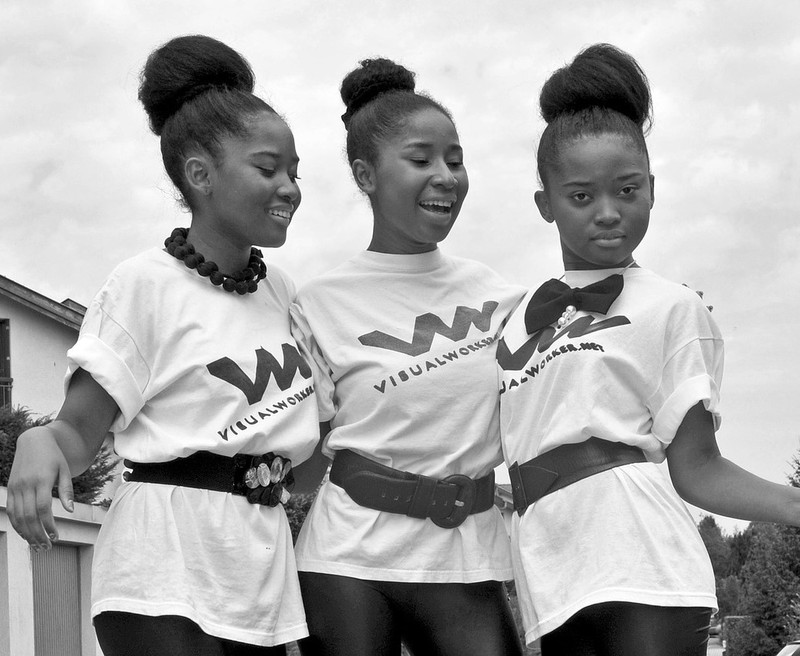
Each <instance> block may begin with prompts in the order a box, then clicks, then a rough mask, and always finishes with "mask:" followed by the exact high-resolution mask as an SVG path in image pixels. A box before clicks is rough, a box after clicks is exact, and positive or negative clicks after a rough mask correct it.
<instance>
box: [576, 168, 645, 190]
mask: <svg viewBox="0 0 800 656" xmlns="http://www.w3.org/2000/svg"><path fill="white" fill-rule="evenodd" d="M644 177H647V174H646V173H642V172H641V171H635V172H632V173H626V174H624V175H618V176H617V177H616V178H614V182H627V181H628V180H633V179H635V178H644ZM594 184H596V182H593V181H589V180H569V181H568V182H565V183H564V184H563V185H561V186H562V187H590V186H592V185H594Z"/></svg>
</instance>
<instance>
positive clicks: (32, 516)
mask: <svg viewBox="0 0 800 656" xmlns="http://www.w3.org/2000/svg"><path fill="white" fill-rule="evenodd" d="M117 412H118V407H117V404H116V402H115V401H114V399H113V398H111V396H109V394H108V393H107V392H106V391H105V390H104V389H103V388H102V387H101V386H100V385H99V384H98V383H97V382H96V381H95V380H94V378H92V377H91V375H89V374H88V373H87V372H86V371H84V370H83V369H78V370H77V371H76V372H75V374H74V375H73V376H72V380H71V381H70V385H69V389H68V390H67V396H66V399H65V400H64V405H63V406H62V407H61V410H60V411H59V413H58V416H57V417H56V418H55V420H54V421H53V422H51V423H49V424H46V425H44V426H37V427H35V428H32V429H30V430H28V431H26V432H25V433H23V434H22V435H21V436H20V437H19V440H18V441H17V449H16V453H15V456H14V464H13V465H12V467H11V474H10V476H9V480H8V514H9V519H10V520H11V525H12V526H13V527H14V529H15V530H16V531H17V532H18V533H19V534H20V535H21V536H22V537H23V538H25V539H26V540H27V541H28V542H29V543H31V544H32V545H34V547H43V548H48V547H50V545H51V542H50V540H51V539H56V538H57V536H58V534H57V531H56V527H55V521H54V519H53V513H52V511H51V498H52V495H51V490H52V488H53V486H54V485H58V495H59V498H60V499H61V503H62V505H63V506H64V508H65V509H66V510H68V511H70V512H71V511H72V503H73V502H72V499H73V492H72V478H73V477H74V476H77V475H78V474H80V473H81V472H83V471H84V470H85V469H86V468H88V467H89V466H90V465H91V464H92V461H93V460H94V457H95V455H96V454H97V452H98V451H99V450H100V447H101V446H102V444H103V440H104V439H105V437H106V435H107V434H108V430H109V428H110V427H111V424H112V422H113V421H114V417H115V416H116V414H117Z"/></svg>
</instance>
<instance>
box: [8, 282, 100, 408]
mask: <svg viewBox="0 0 800 656" xmlns="http://www.w3.org/2000/svg"><path fill="white" fill-rule="evenodd" d="M85 312H86V308H85V307H84V306H82V305H80V304H79V303H76V302H75V301H72V300H70V299H66V300H64V301H62V302H61V303H59V302H58V301H54V300H52V299H50V298H47V297H46V296H43V295H42V294H39V293H38V292H35V291H33V290H32V289H29V288H27V287H25V286H23V285H20V284H19V283H17V282H14V281H13V280H9V279H8V278H6V277H4V276H0V406H2V405H7V404H12V405H14V406H25V407H26V408H28V409H29V410H30V411H31V412H32V413H33V414H34V415H49V414H53V413H55V412H57V411H58V409H59V408H60V407H61V403H62V401H63V400H64V387H63V384H64V373H65V372H66V370H67V358H66V353H67V350H68V349H69V348H70V347H71V346H72V345H73V344H74V343H75V340H76V339H77V338H78V330H79V329H80V325H81V321H82V320H83V315H84V313H85Z"/></svg>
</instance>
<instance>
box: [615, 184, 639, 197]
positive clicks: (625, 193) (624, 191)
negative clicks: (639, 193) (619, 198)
mask: <svg viewBox="0 0 800 656" xmlns="http://www.w3.org/2000/svg"><path fill="white" fill-rule="evenodd" d="M635 191H636V187H635V186H634V185H625V186H624V187H623V188H622V189H620V190H619V193H620V194H622V195H623V196H630V195H631V194H632V193H633V192H635Z"/></svg>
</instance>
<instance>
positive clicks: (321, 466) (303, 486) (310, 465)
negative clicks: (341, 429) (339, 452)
mask: <svg viewBox="0 0 800 656" xmlns="http://www.w3.org/2000/svg"><path fill="white" fill-rule="evenodd" d="M329 430H330V425H329V424H328V423H327V422H326V423H322V424H320V439H319V442H317V446H316V447H315V448H314V453H313V454H312V455H311V457H310V458H309V459H308V460H305V461H303V462H302V463H300V464H299V465H298V466H297V467H295V468H294V481H295V486H294V492H296V493H298V494H309V493H311V492H314V491H315V490H316V489H317V488H318V487H319V484H320V482H321V481H322V477H323V476H325V472H326V471H327V470H328V465H330V464H331V460H330V458H328V457H327V456H325V455H324V454H323V453H322V441H323V439H324V438H325V436H326V435H327V434H328V431H329Z"/></svg>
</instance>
